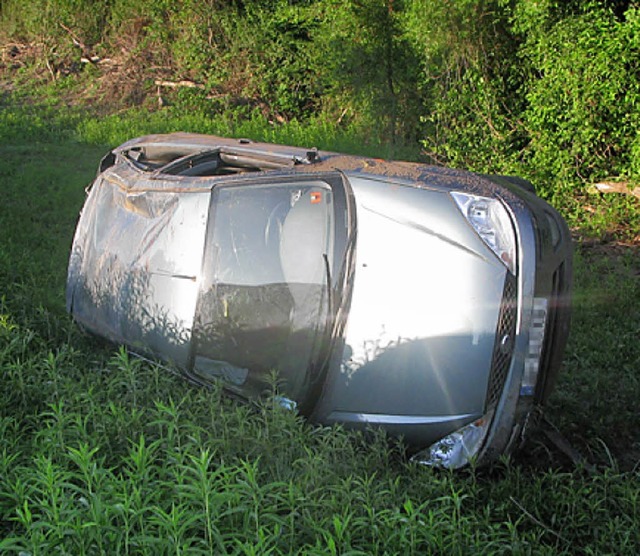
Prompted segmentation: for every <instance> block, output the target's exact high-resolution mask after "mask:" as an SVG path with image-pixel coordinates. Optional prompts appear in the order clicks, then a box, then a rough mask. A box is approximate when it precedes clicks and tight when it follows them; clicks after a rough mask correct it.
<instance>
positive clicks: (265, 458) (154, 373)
mask: <svg viewBox="0 0 640 556" xmlns="http://www.w3.org/2000/svg"><path fill="white" fill-rule="evenodd" d="M243 126H244V127H243ZM178 128H181V129H197V130H198V131H207V132H213V133H220V134H227V135H236V136H242V135H244V136H249V135H251V136H252V137H254V138H259V139H267V140H271V141H279V142H284V143H294V144H296V143H297V144H303V145H315V144H317V145H318V146H320V147H322V148H329V149H334V150H342V151H349V152H361V153H362V152H365V153H366V154H381V155H385V154H386V153H384V152H383V151H382V149H383V147H380V146H377V145H370V144H369V145H367V144H366V143H365V142H363V141H360V139H359V138H358V137H357V136H356V135H349V134H348V133H344V132H341V133H338V132H337V131H336V130H335V129H332V128H331V127H327V126H323V125H322V124H320V123H318V124H311V125H309V126H307V127H305V128H303V127H302V126H298V125H296V124H291V125H289V126H288V127H280V128H273V127H269V126H265V124H263V123H262V124H261V123H260V122H245V123H243V124H237V123H234V122H231V121H226V120H224V119H222V118H221V119H219V120H211V121H195V120H189V119H187V118H182V119H180V118H174V119H172V120H169V119H166V120H162V119H160V117H158V119H157V120H154V121H151V122H150V121H149V120H148V119H145V118H144V117H142V116H140V117H136V116H135V114H134V115H129V116H126V117H125V116H122V117H110V118H105V119H104V120H102V121H94V120H90V119H88V118H87V117H86V116H83V115H82V114H77V113H75V114H74V113H72V112H71V111H62V112H61V111H59V110H57V109H56V110H54V109H46V108H42V107H40V108H39V109H37V110H36V109H33V110H29V109H25V108H20V109H14V108H11V107H10V106H6V107H4V109H3V111H2V112H0V193H1V195H2V198H1V201H0V230H1V231H2V239H1V240H0V372H1V373H2V374H1V377H2V379H1V380H0V539H2V540H0V550H2V551H4V552H7V553H12V552H13V553H20V554H32V555H39V554H42V555H46V554H149V555H154V556H155V555H158V554H189V555H191V554H222V553H233V554H269V553H272V554H294V553H296V554H297V553H306V554H412V553H413V554H426V553H434V554H480V553H481V554H501V553H505V554H512V553H513V554H554V555H555V554H575V553H585V554H600V553H618V554H635V553H637V552H638V551H639V550H640V529H639V528H638V523H640V475H639V470H640V432H639V431H640V412H639V411H638V403H637V400H638V394H639V393H640V378H639V377H640V342H639V341H638V340H639V338H640V274H639V273H640V262H639V260H640V251H639V246H638V243H637V238H636V236H637V235H638V230H639V227H638V220H639V217H638V212H639V205H638V202H637V201H636V200H634V199H627V198H624V199H621V198H617V197H607V198H599V197H594V196H591V197H588V198H585V199H581V200H577V199H571V200H565V204H564V205H563V206H560V209H561V210H563V212H564V213H565V215H566V216H567V218H568V219H569V220H570V222H571V223H572V225H573V226H574V228H575V232H576V239H577V245H576V278H575V297H574V299H575V310H574V321H573V330H572V335H571V338H570V342H569V346H568V349H567V354H566V359H565V364H564V369H563V372H562V374H561V376H560V379H559V382H558V384H557V387H556V390H555V393H554V394H553V396H552V398H551V400H550V403H549V406H548V408H547V415H548V417H549V419H550V420H551V422H552V423H553V424H554V425H555V426H556V427H557V429H558V430H559V431H560V432H561V433H562V434H563V435H564V436H565V437H566V438H567V439H568V441H569V443H570V444H571V445H572V446H573V447H574V449H575V450H576V451H578V452H580V453H581V454H582V455H583V456H584V457H585V458H586V460H587V461H588V462H589V464H591V465H593V468H591V470H589V469H587V466H584V465H580V464H577V465H576V463H575V462H574V461H572V460H571V459H570V458H569V457H568V456H567V455H565V453H563V452H562V451H561V450H559V449H558V448H556V446H555V445H554V444H552V443H550V442H548V441H547V439H546V437H545V436H544V435H543V434H541V433H540V434H534V435H533V437H532V439H531V441H530V442H529V444H528V446H526V447H525V449H524V450H523V451H522V452H521V453H520V454H519V455H518V456H517V457H516V458H515V459H511V460H506V459H505V460H504V461H501V462H499V463H498V464H496V465H495V466H494V467H493V468H491V469H488V470H486V469H485V470H474V469H470V470H466V471H462V472H456V473H451V472H446V471H442V470H434V469H431V468H426V467H419V466H415V465H412V464H410V463H408V462H407V461H406V459H405V456H404V453H403V450H402V447H401V446H400V445H399V444H398V443H396V442H393V441H390V440H389V439H387V438H385V437H384V435H382V434H380V433H376V432H371V433H369V434H366V435H364V434H360V433H354V432H349V431H345V430H343V429H341V428H340V427H333V428H319V427H315V426H312V425H310V424H308V423H306V422H305V421H303V420H302V419H300V418H299V417H298V416H296V415H295V414H294V413H293V412H290V411H286V410H284V409H283V408H281V407H280V406H279V405H278V403H276V402H275V401H274V398H273V397H269V398H266V399H265V400H263V401H261V402H257V403H255V404H252V405H246V404H240V403H238V402H236V401H234V400H231V399H229V398H227V397H226V396H224V395H223V394H222V393H221V392H220V391H219V390H217V389H212V390H207V389H201V388H196V387H194V386H191V385H189V384H187V383H185V382H184V381H183V380H181V379H180V378H178V377H176V376H174V375H172V374H170V373H168V372H166V371H165V370H164V369H161V368H159V367H157V366H155V365H153V364H150V363H146V362H142V361H140V360H137V359H132V358H131V357H129V356H128V355H127V353H126V352H125V351H123V350H122V349H118V348H117V347H113V346H110V345H108V344H105V343H102V342H100V341H98V340H96V339H92V338H89V337H86V336H83V335H82V334H81V333H80V332H79V331H78V329H77V328H76V327H75V326H73V325H72V323H71V322H70V319H69V318H68V316H67V315H66V313H65V310H64V284H65V275H66V264H67V258H68V254H69V248H70V244H71V239H72V236H73V231H74V226H75V222H76V219H77V215H78V211H79V210H80V208H81V206H82V203H83V200H84V196H85V193H84V188H85V186H86V185H87V184H88V183H89V182H90V181H91V179H92V177H93V175H94V174H95V169H96V168H97V164H98V161H99V159H100V158H101V156H102V155H103V154H105V153H106V152H107V150H108V148H109V146H113V145H115V144H117V143H119V142H121V141H123V140H125V139H127V138H130V137H133V136H135V135H139V134H141V133H144V132H147V131H150V130H151V129H153V130H154V131H159V130H171V129H178ZM634 238H636V239H635V240H634Z"/></svg>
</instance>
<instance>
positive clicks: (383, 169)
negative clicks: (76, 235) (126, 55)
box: [113, 132, 505, 195]
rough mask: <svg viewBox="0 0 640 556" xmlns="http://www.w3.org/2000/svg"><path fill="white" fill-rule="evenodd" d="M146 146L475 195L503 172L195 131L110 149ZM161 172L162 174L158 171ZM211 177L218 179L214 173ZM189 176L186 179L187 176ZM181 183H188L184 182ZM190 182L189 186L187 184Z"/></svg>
mask: <svg viewBox="0 0 640 556" xmlns="http://www.w3.org/2000/svg"><path fill="white" fill-rule="evenodd" d="M136 149H148V150H151V151H153V152H155V153H171V152H172V151H173V152H178V151H179V152H193V153H194V154H196V153H199V152H205V151H213V150H220V151H221V152H225V153H231V154H232V155H233V156H237V157H246V158H251V159H254V160H256V159H260V160H268V161H271V162H272V163H273V165H272V169H277V170H281V171H287V170H290V171H294V172H302V173H315V172H331V171H336V170H337V171H340V172H342V173H344V174H346V175H347V176H348V177H355V176H360V177H368V178H371V179H378V180H380V179H384V180H387V181H388V180H392V181H395V182H398V183H405V184H409V185H412V186H414V187H421V188H436V189H439V188H444V189H449V190H465V191H468V192H472V193H477V194H479V195H487V194H495V190H496V184H500V185H505V184H504V178H503V177H501V176H487V175H480V174H475V173H472V172H469V171H465V170H459V169H453V168H447V167H442V166H433V165H428V164H423V163H417V162H401V161H395V160H383V159H379V158H370V157H364V156H357V155H346V154H341V153H335V152H330V151H321V150H318V149H316V148H311V149H309V148H302V147H292V146H288V145H279V144H275V143H263V142H256V141H253V140H251V139H245V138H240V139H234V138H227V137H218V136H214V135H205V134H199V133H186V132H176V133H170V134H156V135H146V136H142V137H138V138H136V139H132V140H130V141H127V142H126V143H124V144H122V145H120V146H119V147H117V148H116V149H114V151H113V152H114V153H123V152H126V151H129V150H136ZM158 177H160V176H158ZM214 179H219V178H218V177H217V176H215V177H214ZM187 181H188V180H187ZM182 185H183V186H185V185H186V184H184V183H183V184H182ZM187 187H188V186H187Z"/></svg>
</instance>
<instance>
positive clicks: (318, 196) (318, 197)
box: [311, 191, 322, 205]
mask: <svg viewBox="0 0 640 556" xmlns="http://www.w3.org/2000/svg"><path fill="white" fill-rule="evenodd" d="M320 201H322V193H320V191H312V192H311V204H312V205H315V204H317V203H319V202H320Z"/></svg>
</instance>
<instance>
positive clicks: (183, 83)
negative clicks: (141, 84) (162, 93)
mask: <svg viewBox="0 0 640 556" xmlns="http://www.w3.org/2000/svg"><path fill="white" fill-rule="evenodd" d="M155 84H156V85H157V86H158V87H169V88H171V89H177V88H179V87H188V88H189V89H204V88H205V87H204V85H203V84H202V83H196V82H195V81H191V80H189V79H181V80H180V81H166V80H165V79H156V80H155Z"/></svg>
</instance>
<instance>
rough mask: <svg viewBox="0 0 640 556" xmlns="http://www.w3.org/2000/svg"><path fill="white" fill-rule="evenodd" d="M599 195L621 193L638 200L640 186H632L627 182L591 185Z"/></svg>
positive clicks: (606, 182)
mask: <svg viewBox="0 0 640 556" xmlns="http://www.w3.org/2000/svg"><path fill="white" fill-rule="evenodd" d="M593 187H594V188H595V189H596V190H597V191H599V192H600V193H622V194H624V195H633V196H634V197H637V198H638V199H640V186H635V187H633V188H632V186H631V185H630V184H629V182H628V181H603V182H599V183H596V184H594V185H593Z"/></svg>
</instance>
